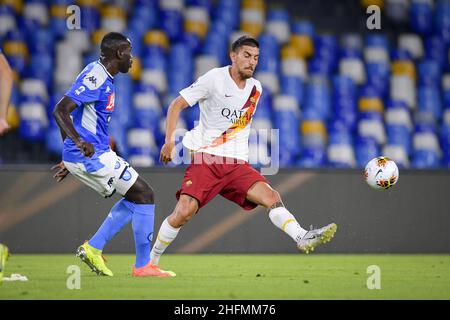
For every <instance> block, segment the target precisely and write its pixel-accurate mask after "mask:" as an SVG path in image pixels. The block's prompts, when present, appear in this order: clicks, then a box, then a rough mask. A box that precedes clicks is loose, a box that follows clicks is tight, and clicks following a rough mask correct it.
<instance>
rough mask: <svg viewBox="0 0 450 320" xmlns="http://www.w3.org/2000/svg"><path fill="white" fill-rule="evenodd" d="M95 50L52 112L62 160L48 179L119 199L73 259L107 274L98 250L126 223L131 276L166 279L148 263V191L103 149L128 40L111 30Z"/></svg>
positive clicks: (127, 60)
mask: <svg viewBox="0 0 450 320" xmlns="http://www.w3.org/2000/svg"><path fill="white" fill-rule="evenodd" d="M100 49H101V54H100V59H99V60H98V61H94V62H92V63H90V64H88V65H87V66H86V67H85V68H84V70H83V71H82V72H81V73H80V74H79V75H78V77H77V78H76V80H75V82H74V84H73V85H72V86H71V88H70V89H69V90H68V91H67V93H66V94H65V95H64V97H63V98H62V99H61V100H60V101H59V102H58V103H57V104H56V106H55V109H54V111H53V116H54V117H55V119H56V122H57V124H58V126H59V127H60V129H61V135H62V138H63V141H64V147H63V152H62V161H61V163H59V164H57V165H56V166H54V167H53V168H52V169H58V171H57V172H56V174H55V175H54V178H55V179H56V180H57V181H58V182H59V181H61V180H62V179H64V178H65V177H66V176H67V174H68V173H71V174H72V175H73V176H75V177H76V178H77V179H79V180H80V181H81V182H83V183H84V184H86V185H88V186H89V187H91V188H92V189H94V190H96V191H97V192H98V193H100V194H101V195H102V196H103V197H110V196H112V195H113V194H114V193H115V192H117V193H118V194H120V195H121V196H122V197H123V198H122V199H121V200H119V201H118V202H117V203H116V204H115V205H114V207H113V208H112V209H111V212H110V213H109V214H108V216H107V217H106V219H105V221H104V222H103V224H102V225H101V226H100V228H99V229H98V231H97V232H96V233H95V234H94V236H93V237H92V238H91V239H90V240H89V241H87V242H85V243H84V244H83V245H81V246H80V247H79V248H78V249H77V256H78V257H80V258H81V260H82V261H83V262H85V263H86V264H87V265H88V266H89V267H90V268H91V269H92V270H93V271H94V272H96V273H97V274H99V275H105V276H113V273H112V271H111V270H109V269H108V267H107V266H106V264H105V261H104V259H103V256H102V250H103V247H104V246H105V244H106V243H107V242H108V241H109V240H111V239H112V238H113V237H114V236H115V235H116V234H117V233H118V232H119V231H120V230H121V229H122V228H123V227H124V226H125V225H126V224H128V223H129V222H130V221H131V223H132V228H133V233H134V239H135V246H136V262H135V265H134V266H133V268H132V276H135V277H148V276H152V277H155V276H156V277H172V276H175V274H174V273H173V272H170V271H164V270H161V269H160V268H159V267H158V266H157V265H154V264H152V263H151V262H150V251H151V244H152V235H153V224H154V211H155V204H154V194H153V190H152V189H151V187H150V186H149V185H148V184H147V183H146V182H145V181H144V180H143V179H141V178H140V177H139V175H138V173H137V172H136V171H135V170H134V169H133V168H132V167H131V166H130V165H129V164H128V163H127V162H126V161H125V160H124V159H122V158H121V157H119V156H117V155H116V153H115V152H114V151H112V150H111V149H110V146H109V134H108V126H109V122H110V120H111V116H112V114H113V112H114V108H115V105H114V97H115V89H114V76H115V75H116V74H118V73H119V72H121V73H127V72H128V70H129V69H130V68H131V65H132V58H133V57H132V54H131V41H130V40H129V39H128V38H127V37H126V36H124V35H122V34H120V33H117V32H111V33H108V34H106V35H105V36H104V37H103V39H102V42H101V45H100ZM71 117H72V118H71Z"/></svg>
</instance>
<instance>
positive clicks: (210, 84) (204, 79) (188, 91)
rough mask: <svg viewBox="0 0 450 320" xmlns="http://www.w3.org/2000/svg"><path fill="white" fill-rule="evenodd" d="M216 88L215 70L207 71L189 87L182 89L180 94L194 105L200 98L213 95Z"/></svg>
mask: <svg viewBox="0 0 450 320" xmlns="http://www.w3.org/2000/svg"><path fill="white" fill-rule="evenodd" d="M213 88H214V77H213V70H211V71H209V72H207V73H205V74H204V75H202V76H201V77H199V78H198V79H197V81H195V82H194V83H193V84H191V85H190V86H189V87H187V88H184V89H183V90H181V91H180V95H181V96H182V97H183V98H184V99H185V100H186V101H187V103H189V105H190V106H191V107H192V106H193V105H195V104H196V103H197V102H199V101H200V100H204V99H206V98H208V96H210V95H211V92H212V90H213Z"/></svg>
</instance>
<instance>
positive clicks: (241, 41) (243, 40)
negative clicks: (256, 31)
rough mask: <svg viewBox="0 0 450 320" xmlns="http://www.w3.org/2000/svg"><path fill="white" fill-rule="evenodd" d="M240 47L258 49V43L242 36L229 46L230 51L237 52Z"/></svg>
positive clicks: (253, 39)
mask: <svg viewBox="0 0 450 320" xmlns="http://www.w3.org/2000/svg"><path fill="white" fill-rule="evenodd" d="M242 46H250V47H256V48H259V42H258V41H257V40H256V39H255V38H252V37H249V36H242V37H240V38H239V39H237V40H236V41H235V42H233V44H232V45H231V51H233V52H238V50H239V49H240V48H241V47H242Z"/></svg>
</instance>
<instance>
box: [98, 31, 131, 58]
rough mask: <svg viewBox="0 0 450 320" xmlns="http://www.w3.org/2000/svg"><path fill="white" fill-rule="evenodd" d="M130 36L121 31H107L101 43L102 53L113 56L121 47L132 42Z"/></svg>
mask: <svg viewBox="0 0 450 320" xmlns="http://www.w3.org/2000/svg"><path fill="white" fill-rule="evenodd" d="M129 41H130V40H128V38H127V37H126V36H124V35H123V34H121V33H119V32H109V33H107V34H106V35H105V36H104V37H103V39H102V43H101V44H100V50H101V52H102V55H104V56H111V55H114V54H115V53H116V52H117V50H119V48H120V47H121V46H123V45H125V44H130V42H129Z"/></svg>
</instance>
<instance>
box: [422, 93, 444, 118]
mask: <svg viewBox="0 0 450 320" xmlns="http://www.w3.org/2000/svg"><path fill="white" fill-rule="evenodd" d="M417 93H418V96H417V102H418V104H417V105H418V107H419V108H418V110H419V111H425V112H431V113H433V115H434V117H435V119H436V120H439V119H440V118H441V116H442V103H441V97H440V91H439V87H436V86H419V88H418V91H417Z"/></svg>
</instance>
